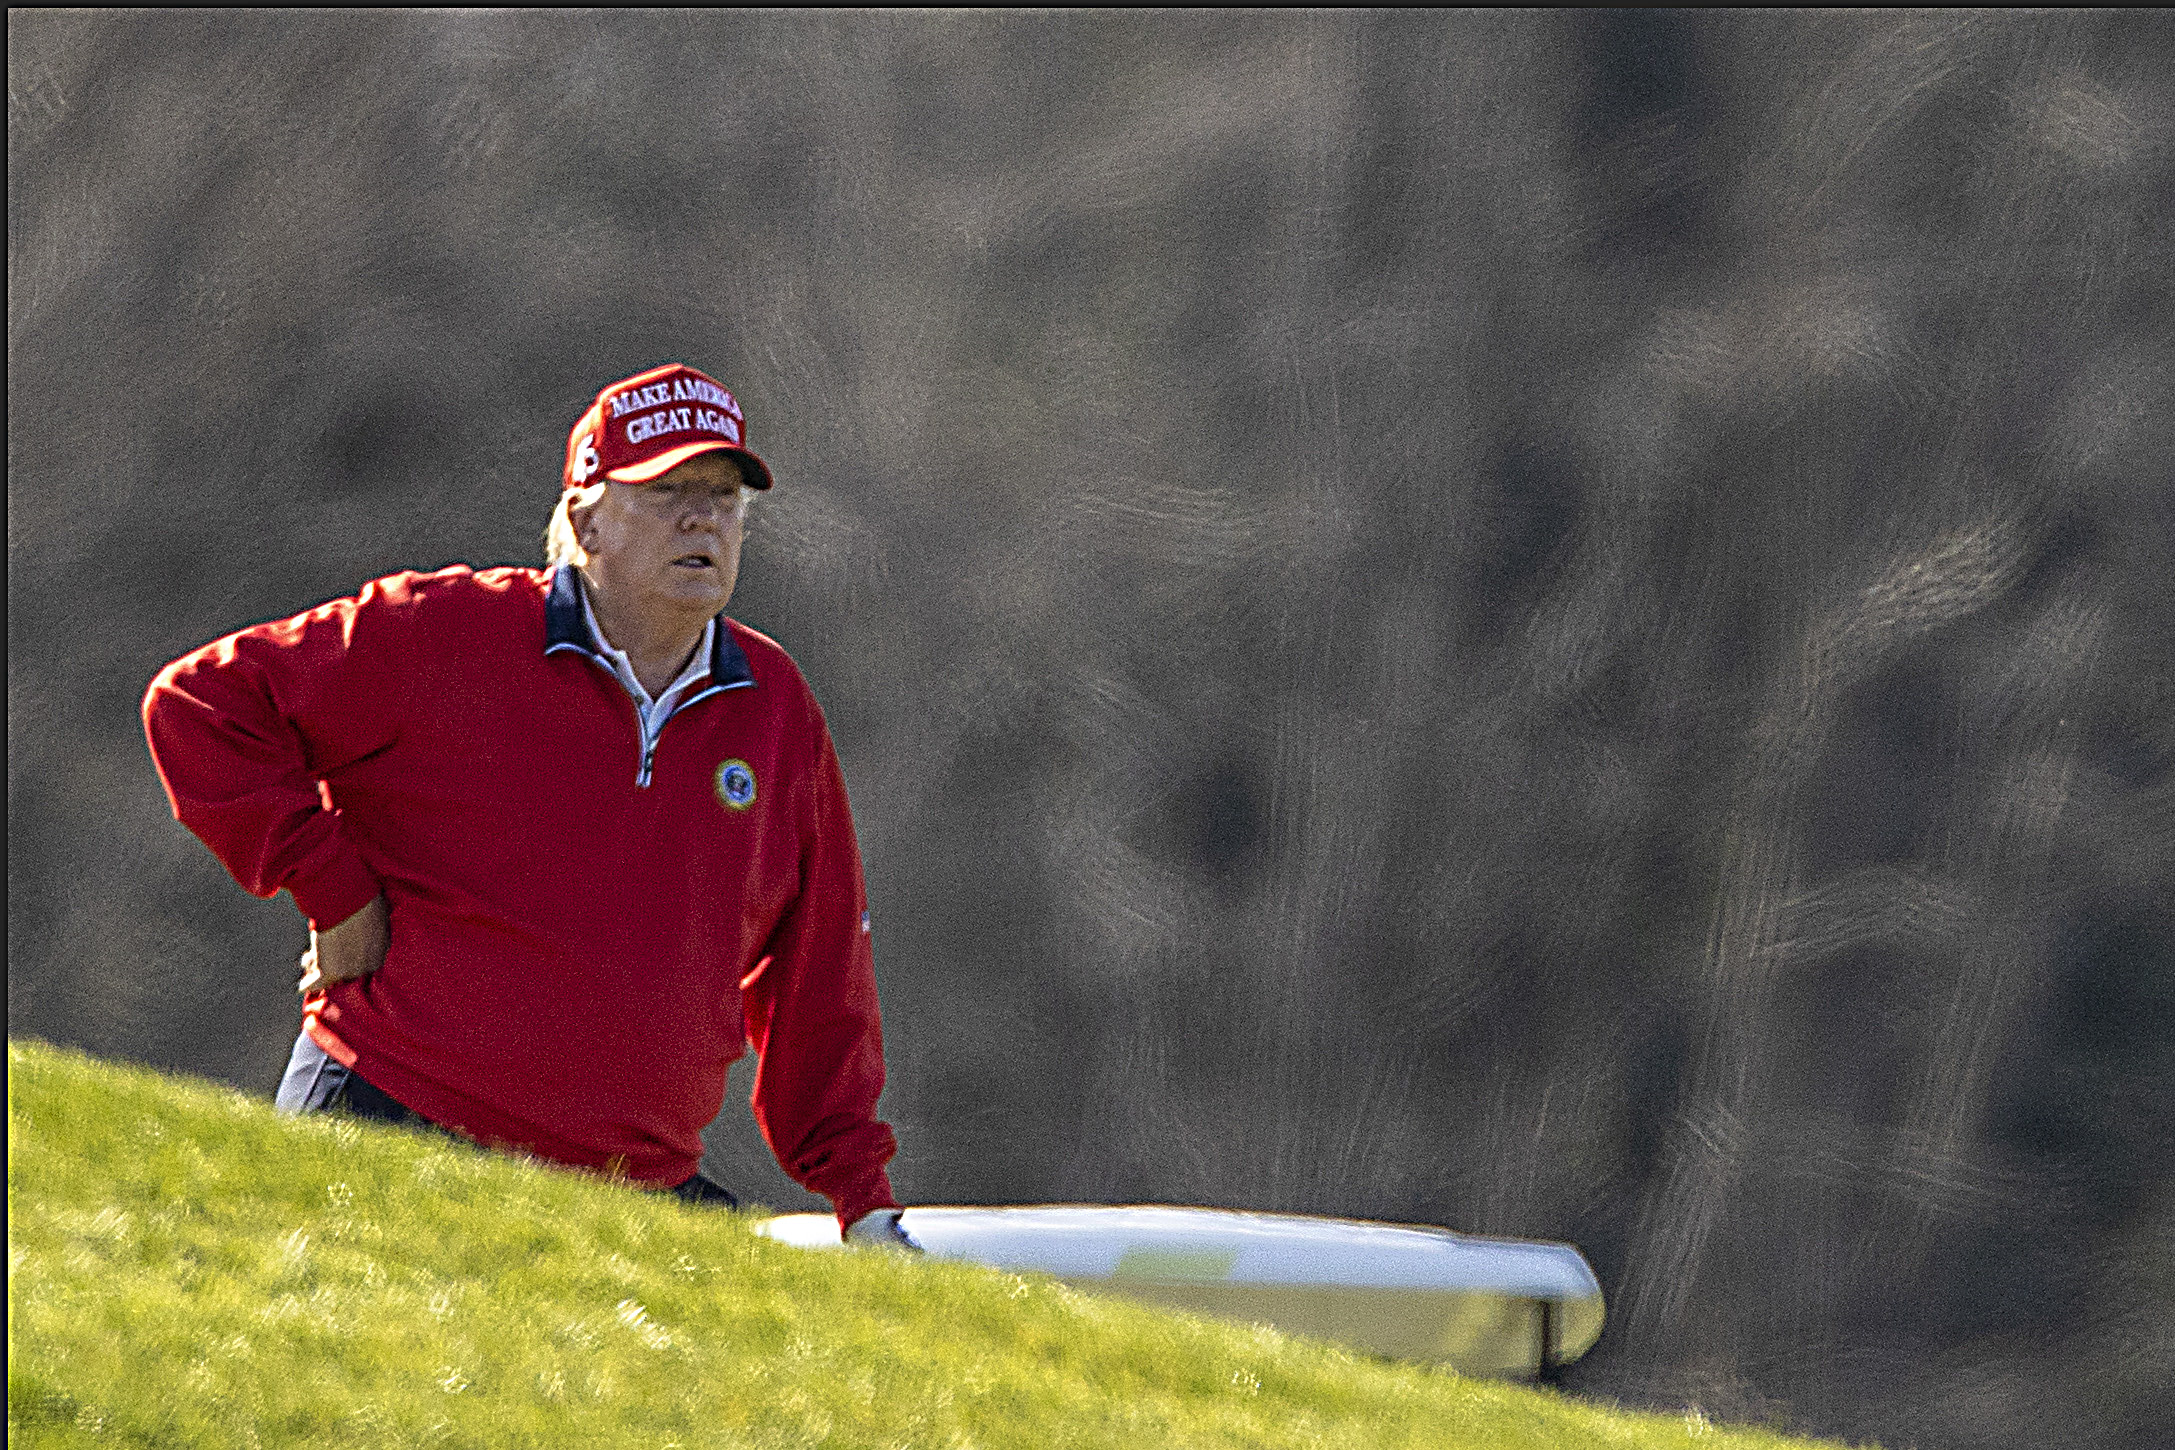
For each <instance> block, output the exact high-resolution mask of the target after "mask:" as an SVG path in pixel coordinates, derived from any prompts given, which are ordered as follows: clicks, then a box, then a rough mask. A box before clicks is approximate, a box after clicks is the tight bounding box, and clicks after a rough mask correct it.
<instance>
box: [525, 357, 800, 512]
mask: <svg viewBox="0 0 2175 1450" xmlns="http://www.w3.org/2000/svg"><path fill="white" fill-rule="evenodd" d="M746 439H747V424H746V422H745V421H744V420H743V419H742V418H741V416H740V404H739V403H738V402H736V401H735V400H734V398H733V395H732V394H731V393H728V392H726V391H725V389H724V388H723V387H722V386H720V385H719V383H718V382H717V380H716V379H714V378H708V377H705V376H703V375H702V374H701V373H699V372H696V371H695V370H694V369H693V368H691V367H689V366H688V365H687V364H685V363H666V364H664V365H663V366H662V367H654V368H651V369H650V370H649V371H648V372H646V373H636V374H635V375H634V376H633V377H631V378H621V379H620V380H619V381H618V382H616V383H613V384H611V385H610V386H608V387H606V388H605V390H604V391H603V392H601V393H599V394H597V400H596V401H595V402H594V403H591V404H590V405H589V411H588V412H586V413H584V414H582V415H581V421H580V422H578V423H576V424H575V425H574V431H573V432H571V433H569V434H568V435H567V438H566V470H565V473H564V474H563V478H564V482H565V486H566V487H567V488H579V487H581V486H582V485H584V484H588V483H594V482H596V481H597V480H598V479H599V478H600V477H602V478H608V479H610V480H611V481H612V482H614V483H648V482H649V481H650V480H651V479H653V478H655V477H657V475H659V474H660V473H664V472H666V471H667V470H669V469H674V468H677V467H679V466H680V465H681V464H683V463H685V462H686V461H687V460H688V459H690V458H693V457H694V456H695V455H696V454H698V453H710V452H714V451H716V450H719V449H722V450H724V451H725V452H728V453H730V454H732V455H733V456H734V457H735V458H739V459H742V460H744V462H745V466H744V467H743V468H742V469H741V472H742V473H744V474H745V475H747V480H748V486H749V487H750V488H768V487H770V465H769V464H767V463H765V462H763V460H762V459H760V458H757V457H756V456H755V455H754V454H753V453H751V452H749V451H748V447H747V442H746Z"/></svg>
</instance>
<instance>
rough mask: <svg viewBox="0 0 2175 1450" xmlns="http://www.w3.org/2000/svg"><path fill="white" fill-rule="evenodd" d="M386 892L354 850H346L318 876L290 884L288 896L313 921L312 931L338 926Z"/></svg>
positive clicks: (288, 884) (296, 880) (298, 879)
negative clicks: (292, 898)
mask: <svg viewBox="0 0 2175 1450" xmlns="http://www.w3.org/2000/svg"><path fill="white" fill-rule="evenodd" d="M383 890H384V888H383V887H382V886H380V885H379V884H378V878H377V877H376V876H375V875H373V874H372V873H371V870H370V868H369V867H368V866H365V865H364V864H363V859H362V857H360V856H358V855H356V854H355V852H354V850H353V849H352V848H350V849H347V850H343V851H341V852H340V854H339V855H337V856H335V857H334V858H333V859H332V861H331V862H330V863H329V864H327V865H326V866H325V868H324V869H323V870H321V871H319V872H317V873H316V874H315V875H312V876H305V877H299V878H297V879H295V880H293V881H290V882H288V883H287V892H288V894H289V895H291V896H293V897H294V899H295V905H297V906H299V907H301V908H302V914H303V915H304V916H306V917H308V918H309V919H310V930H312V931H323V930H325V929H326V928H327V927H333V926H338V925H339V924H340V923H341V922H343V921H346V920H347V919H348V918H349V917H351V916H353V915H354V914H355V913H356V912H358V911H361V910H362V909H363V908H364V907H366V906H368V905H369V904H370V903H371V902H372V901H374V900H376V899H377V896H378V893H379V892H381V891H383Z"/></svg>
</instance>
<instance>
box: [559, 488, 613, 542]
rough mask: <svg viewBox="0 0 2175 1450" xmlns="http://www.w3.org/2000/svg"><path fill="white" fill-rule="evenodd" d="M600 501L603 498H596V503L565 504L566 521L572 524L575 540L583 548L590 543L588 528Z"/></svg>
mask: <svg viewBox="0 0 2175 1450" xmlns="http://www.w3.org/2000/svg"><path fill="white" fill-rule="evenodd" d="M602 502H604V500H603V499H602V498H601V497H600V498H598V499H597V501H596V503H575V504H568V505H567V509H566V521H567V522H568V523H570V524H572V525H573V526H574V540H575V542H576V543H578V544H580V545H581V546H582V548H583V549H585V550H586V549H587V548H588V547H589V545H590V543H591V539H590V533H589V530H590V524H591V521H592V520H593V519H594V517H595V515H596V512H597V504H599V503H602Z"/></svg>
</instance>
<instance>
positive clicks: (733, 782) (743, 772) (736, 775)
mask: <svg viewBox="0 0 2175 1450" xmlns="http://www.w3.org/2000/svg"><path fill="white" fill-rule="evenodd" d="M717 798H718V799H719V800H721V801H723V802H724V803H725V808H726V809H727V810H733V811H744V810H746V809H747V808H748V807H749V806H752V805H754V804H755V772H754V771H752V770H750V769H748V763H747V762H746V761H745V760H728V761H726V762H725V763H724V764H723V765H721V766H719V767H718V768H717Z"/></svg>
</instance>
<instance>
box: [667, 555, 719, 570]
mask: <svg viewBox="0 0 2175 1450" xmlns="http://www.w3.org/2000/svg"><path fill="white" fill-rule="evenodd" d="M672 567H673V568H675V569H714V568H716V567H717V563H716V561H715V560H713V559H712V558H711V557H710V556H709V555H708V554H682V555H680V557H679V558H677V559H674V560H673V561H672Z"/></svg>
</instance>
